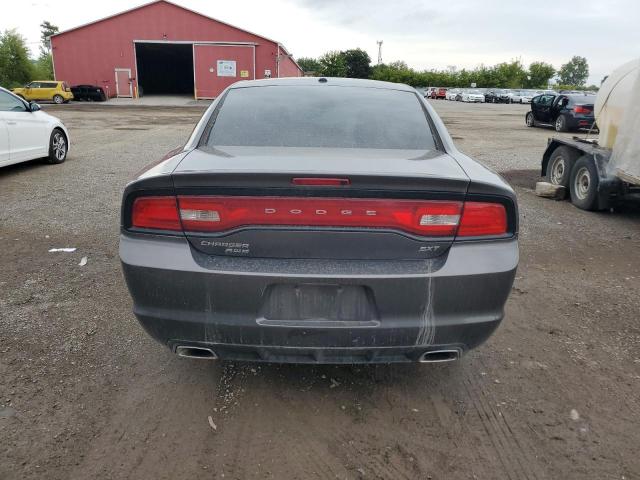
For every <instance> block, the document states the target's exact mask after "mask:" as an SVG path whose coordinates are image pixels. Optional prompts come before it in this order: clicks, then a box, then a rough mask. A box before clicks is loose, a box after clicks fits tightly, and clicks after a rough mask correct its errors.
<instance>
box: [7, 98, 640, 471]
mask: <svg viewBox="0 0 640 480" xmlns="http://www.w3.org/2000/svg"><path fill="white" fill-rule="evenodd" d="M431 103H432V105H434V107H435V108H436V110H437V111H438V113H439V114H440V115H441V117H442V118H443V120H444V122H445V124H446V125H447V127H448V129H449V131H450V133H451V135H452V136H453V138H454V141H455V142H456V144H457V145H458V148H459V149H461V150H462V151H464V152H465V153H467V154H469V155H470V156H472V157H473V158H475V159H477V160H480V161H482V162H484V163H485V164H487V165H488V166H490V167H492V168H493V169H495V170H497V171H499V172H500V173H501V174H503V175H504V176H505V177H506V178H507V179H508V180H509V181H510V182H511V183H512V185H514V187H515V189H516V191H517V194H518V197H519V203H520V222H521V223H520V225H521V226H520V232H521V233H520V247H521V260H520V267H519V270H518V274H517V277H516V282H515V285H514V288H513V291H512V294H511V297H510V300H509V302H508V304H507V311H506V318H505V321H504V322H503V323H502V325H501V327H500V328H499V330H498V331H497V332H496V334H495V335H494V336H493V337H492V338H491V339H490V340H489V342H488V343H487V344H485V345H483V346H482V347H480V348H478V349H477V350H475V351H473V352H471V353H470V354H469V355H467V356H465V357H464V358H463V359H462V360H461V361H460V362H458V363H454V364H441V365H437V364H429V365H408V366H407V365H394V366H375V367H362V366H358V367H349V366H340V367H338V366H335V367H334V366H322V367H313V366H290V365H289V366H283V365H255V364H240V363H210V362H203V361H197V360H186V359H181V358H177V357H175V356H174V355H173V354H172V353H170V352H169V350H168V349H166V348H164V347H161V346H160V345H158V344H156V343H154V342H153V341H152V340H151V339H150V337H149V336H148V335H146V334H145V333H144V331H143V330H142V329H141V327H140V326H139V325H138V323H137V321H136V319H135V318H134V316H133V314H132V313H131V303H130V297H129V294H128V292H127V289H126V286H125V284H124V281H123V277H122V273H121V270H120V264H119V259H118V228H119V207H120V195H121V193H122V190H123V187H124V185H125V184H126V182H127V180H128V179H129V178H130V177H131V176H132V175H133V174H134V173H135V172H136V171H138V170H139V169H140V168H141V167H142V166H143V165H145V164H147V163H149V162H151V161H154V160H157V159H160V158H161V157H162V155H163V154H164V153H165V152H166V151H168V150H170V149H172V148H174V147H176V146H179V145H180V144H181V143H182V142H184V141H185V140H186V138H187V136H188V135H189V133H190V132H191V130H192V128H193V126H194V125H195V123H196V121H197V120H198V118H199V117H200V115H201V113H202V111H203V108H204V107H203V106H194V107H180V108H168V107H167V108H163V107H130V106H111V105H108V104H107V105H94V104H82V105H74V104H70V105H61V106H53V105H51V106H50V105H47V106H45V110H46V111H48V112H49V113H52V114H54V115H57V116H59V117H60V118H61V119H62V120H63V121H64V122H65V124H66V125H67V127H68V128H69V130H70V133H71V137H72V138H71V142H72V150H71V152H70V154H69V157H68V160H67V161H66V162H65V163H64V164H61V165H53V166H52V165H45V164H43V163H40V162H29V163H25V164H19V165H15V166H11V167H6V168H3V169H0V204H1V205H2V208H1V209H0V248H1V249H2V256H1V257H0V262H1V265H0V438H2V440H1V441H0V458H2V460H1V461H0V478H2V479H14V478H16V479H18V478H20V479H30V478H34V479H35V478H46V479H88V478H114V479H121V478H140V479H142V478H153V479H163V478H167V479H169V478H172V479H173V478H179V477H185V478H186V477H195V476H200V477H202V478H225V479H246V478H260V479H265V478H266V479H289V478H296V479H308V478H319V479H324V478H340V479H355V478H385V479H386V478H393V479H441V478H452V479H494V478H495V479H503V478H506V479H529V480H534V479H591V478H593V479H640V459H639V458H638V453H637V452H638V445H640V395H638V392H639V391H640V324H639V323H638V319H639V318H640V296H639V295H638V285H639V284H640V273H639V271H638V265H640V211H639V210H638V209H634V208H629V209H628V210H626V211H623V212H617V213H589V212H584V211H581V210H578V209H576V208H574V207H573V206H572V205H571V204H570V203H569V202H556V201H552V200H546V199H542V198H539V197H536V196H535V195H534V193H533V189H534V186H535V181H536V180H537V179H538V177H537V175H538V171H539V162H540V158H541V155H542V152H543V151H544V148H545V146H546V141H547V137H549V136H552V134H554V132H553V131H551V130H545V129H540V128H535V129H533V128H527V127H526V126H525V124H524V114H525V112H526V111H527V110H528V108H529V107H528V106H527V105H503V104H496V105H493V104H491V105H490V104H462V103H459V102H447V101H444V100H440V101H432V102H431ZM60 247H75V248H77V250H76V251H75V252H72V253H64V252H56V253H49V251H48V250H49V249H51V248H60ZM83 257H87V263H86V265H84V266H80V265H79V263H81V259H82V258H83Z"/></svg>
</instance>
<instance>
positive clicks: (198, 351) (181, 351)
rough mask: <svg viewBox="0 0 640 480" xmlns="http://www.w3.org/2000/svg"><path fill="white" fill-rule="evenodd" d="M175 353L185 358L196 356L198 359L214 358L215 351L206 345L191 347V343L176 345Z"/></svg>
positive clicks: (216, 356) (215, 357) (215, 356)
mask: <svg viewBox="0 0 640 480" xmlns="http://www.w3.org/2000/svg"><path fill="white" fill-rule="evenodd" d="M175 353H176V355H178V356H179V357H185V358H197V359H199V360H216V359H217V358H218V355H216V352H214V351H213V350H211V349H210V348H207V347H193V346H191V345H178V346H177V347H176V352H175Z"/></svg>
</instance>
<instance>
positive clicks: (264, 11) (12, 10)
mask: <svg viewBox="0 0 640 480" xmlns="http://www.w3.org/2000/svg"><path fill="white" fill-rule="evenodd" d="M144 3H147V2H145V1H131V0H110V1H109V2H92V1H89V2H88V1H87V0H82V1H76V0H55V1H52V0H25V1H21V2H8V3H6V4H5V5H4V6H3V8H2V15H0V29H1V30H4V29H8V28H16V29H17V30H18V31H19V32H20V33H21V34H22V35H24V36H25V37H26V38H27V40H28V42H29V47H30V48H31V49H32V50H33V51H34V53H37V49H38V41H39V37H40V32H39V24H40V22H41V21H42V20H49V21H50V22H52V23H54V24H55V25H57V26H58V27H60V29H61V30H65V29H68V28H72V27H74V26H77V25H80V24H83V23H87V22H90V21H93V20H96V19H98V18H102V17H104V16H108V15H112V14H114V13H117V12H119V11H122V10H126V9H129V8H131V7H132V6H134V5H141V4H144ZM175 3H178V4H180V5H183V6H185V7H187V8H191V9H193V10H196V11H199V12H201V13H203V14H205V15H208V16H211V17H214V18H218V19H220V20H223V21H225V22H228V23H231V24H233V25H236V26H238V27H242V28H245V29H247V30H250V31H253V32H255V33H258V34H261V35H264V36H266V37H269V38H273V39H274V40H278V41H280V42H282V43H283V44H284V45H285V46H286V47H287V48H288V49H289V50H290V51H291V53H293V54H294V56H295V57H301V56H304V57H307V56H311V57H317V56H319V55H321V54H322V53H324V52H326V51H328V50H344V49H347V48H356V47H360V48H363V49H364V50H366V51H367V52H368V53H369V55H370V56H371V58H372V60H373V61H374V63H375V61H376V60H377V56H378V53H377V45H376V40H383V41H384V43H383V47H382V57H383V61H384V62H391V61H394V60H404V61H405V62H407V63H408V64H409V66H411V67H414V68H417V69H425V68H429V69H430V68H437V69H444V68H447V67H448V66H449V65H455V66H457V67H458V68H462V67H467V68H473V67H476V66H478V65H480V64H485V65H493V64H495V63H499V62H503V61H509V60H511V59H515V58H519V59H520V60H521V61H522V62H523V63H524V64H525V65H528V64H529V63H530V62H532V61H536V60H544V61H547V62H549V63H551V64H553V65H554V66H555V67H556V68H558V67H560V65H561V64H562V63H565V62H566V61H567V60H569V59H570V58H571V57H572V56H573V55H582V56H585V57H587V60H588V61H589V66H590V73H591V76H590V78H589V83H595V84H599V83H600V80H601V79H602V77H603V76H604V75H607V74H609V72H610V71H611V70H612V69H613V68H615V67H617V66H618V65H620V64H622V63H624V62H626V61H628V60H631V59H632V58H635V57H638V56H640V27H639V26H638V25H639V24H640V0H598V1H596V0H536V1H520V0H483V1H481V2H479V1H477V0H450V1H447V2H443V1H438V2H435V1H426V0H423V1H420V0H395V1H394V0H351V1H347V0H268V1H264V0H244V1H242V2H234V1H227V2H222V1H217V2H212V1H210V0H176V1H175Z"/></svg>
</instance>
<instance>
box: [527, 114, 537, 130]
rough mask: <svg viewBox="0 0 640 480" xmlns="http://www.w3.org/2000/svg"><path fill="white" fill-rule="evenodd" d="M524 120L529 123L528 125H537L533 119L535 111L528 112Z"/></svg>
mask: <svg viewBox="0 0 640 480" xmlns="http://www.w3.org/2000/svg"><path fill="white" fill-rule="evenodd" d="M524 121H525V123H526V124H527V127H535V126H536V125H535V120H534V119H533V113H532V112H527V115H526V116H525V117H524Z"/></svg>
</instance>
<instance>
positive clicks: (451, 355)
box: [419, 349, 460, 363]
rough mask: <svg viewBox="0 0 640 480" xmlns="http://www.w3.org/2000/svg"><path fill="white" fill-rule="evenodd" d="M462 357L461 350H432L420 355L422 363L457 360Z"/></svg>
mask: <svg viewBox="0 0 640 480" xmlns="http://www.w3.org/2000/svg"><path fill="white" fill-rule="evenodd" d="M459 358H460V350H455V349H454V350H431V351H429V352H424V353H423V354H422V355H421V356H420V360H419V361H420V363H442V362H455V361H456V360H458V359H459Z"/></svg>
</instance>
